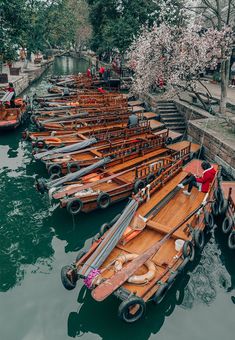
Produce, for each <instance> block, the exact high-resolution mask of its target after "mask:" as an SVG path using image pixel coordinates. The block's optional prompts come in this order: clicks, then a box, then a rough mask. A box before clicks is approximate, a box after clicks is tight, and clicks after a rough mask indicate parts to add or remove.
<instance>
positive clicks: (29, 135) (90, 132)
mask: <svg viewBox="0 0 235 340" xmlns="http://www.w3.org/2000/svg"><path fill="white" fill-rule="evenodd" d="M141 126H142V123H141ZM125 129H126V123H125V124H117V125H116V124H115V125H113V124H111V125H108V126H98V127H97V126H95V127H94V128H91V127H84V128H82V129H81V128H80V129H79V130H76V129H74V130H58V131H57V130H52V131H40V132H30V131H28V130H27V129H26V130H25V131H23V132H22V138H23V139H25V140H31V141H37V140H39V139H40V140H43V139H46V138H47V137H49V138H50V137H58V138H60V137H61V136H64V135H72V134H76V133H79V134H82V135H84V136H87V137H88V138H89V137H93V136H95V135H97V134H98V135H99V134H106V133H107V134H113V133H116V132H121V131H123V130H125Z"/></svg>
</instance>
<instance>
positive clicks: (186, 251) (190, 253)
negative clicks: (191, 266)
mask: <svg viewBox="0 0 235 340" xmlns="http://www.w3.org/2000/svg"><path fill="white" fill-rule="evenodd" d="M187 257H188V259H189V261H190V262H193V260H194V257H195V249H194V246H193V244H192V242H191V241H186V242H184V245H183V258H184V259H185V258H187Z"/></svg>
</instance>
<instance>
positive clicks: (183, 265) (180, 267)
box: [177, 257, 189, 273]
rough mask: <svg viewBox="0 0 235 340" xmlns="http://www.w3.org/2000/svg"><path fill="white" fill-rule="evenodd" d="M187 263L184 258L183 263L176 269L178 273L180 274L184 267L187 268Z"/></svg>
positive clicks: (187, 260) (187, 259) (186, 259)
mask: <svg viewBox="0 0 235 340" xmlns="http://www.w3.org/2000/svg"><path fill="white" fill-rule="evenodd" d="M188 263H189V258H188V257H186V258H185V259H184V260H183V262H182V263H181V264H180V265H179V267H178V268H177V270H178V272H179V273H182V272H183V271H184V269H185V267H186V266H187V264H188Z"/></svg>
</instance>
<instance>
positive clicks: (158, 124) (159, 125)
mask: <svg viewBox="0 0 235 340" xmlns="http://www.w3.org/2000/svg"><path fill="white" fill-rule="evenodd" d="M149 123H150V127H151V129H152V131H156V130H163V129H164V128H165V125H164V124H162V123H161V122H159V121H157V120H155V119H150V120H149Z"/></svg>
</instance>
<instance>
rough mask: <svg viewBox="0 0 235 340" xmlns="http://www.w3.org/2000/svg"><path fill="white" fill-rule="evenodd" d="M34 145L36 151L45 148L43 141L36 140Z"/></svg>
mask: <svg viewBox="0 0 235 340" xmlns="http://www.w3.org/2000/svg"><path fill="white" fill-rule="evenodd" d="M35 145H36V147H37V148H38V149H45V148H46V143H45V141H44V140H43V139H38V140H37V141H36V143H35Z"/></svg>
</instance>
